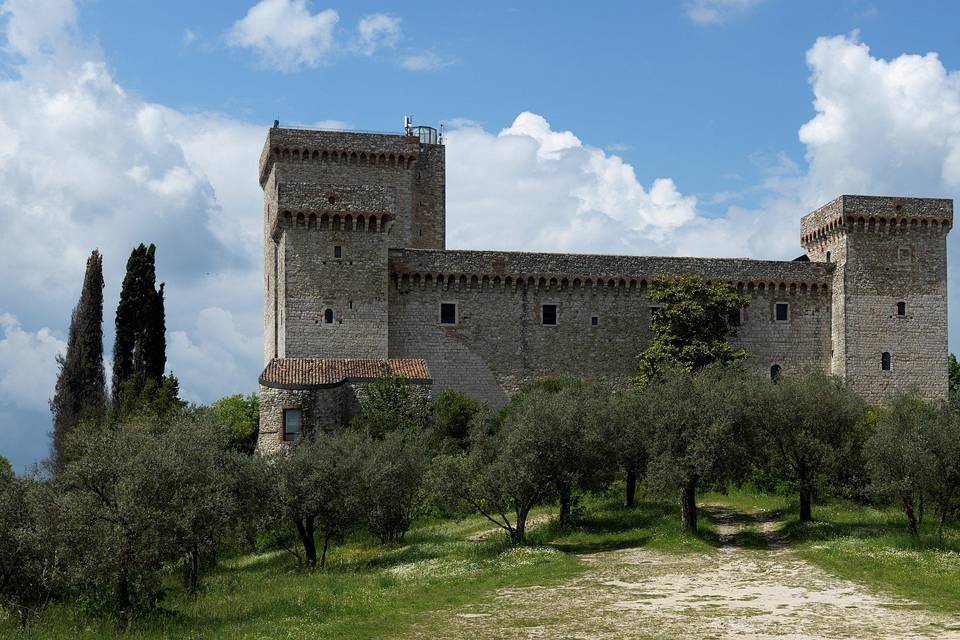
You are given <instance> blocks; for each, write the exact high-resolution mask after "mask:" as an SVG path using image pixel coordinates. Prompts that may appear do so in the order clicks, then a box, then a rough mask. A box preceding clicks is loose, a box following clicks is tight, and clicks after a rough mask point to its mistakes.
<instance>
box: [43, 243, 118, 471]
mask: <svg viewBox="0 0 960 640" xmlns="http://www.w3.org/2000/svg"><path fill="white" fill-rule="evenodd" d="M57 363H58V364H59V366H60V374H59V376H58V378H57V386H56V391H55V392H54V396H53V399H52V400H51V401H50V410H51V412H52V413H53V437H52V443H51V445H52V446H51V462H52V463H53V468H54V469H55V470H58V469H60V468H62V466H63V462H64V460H63V449H64V443H65V439H66V437H67V435H68V434H69V433H70V432H71V431H72V430H73V429H74V428H76V426H77V425H78V424H80V423H81V422H84V421H88V420H98V419H100V418H102V417H103V416H104V414H105V412H106V400H107V398H106V379H105V378H106V376H105V374H104V371H103V257H102V256H101V255H100V252H99V251H96V250H94V251H93V252H92V253H91V254H90V257H89V258H87V270H86V273H85V274H84V277H83V289H82V290H81V292H80V300H79V302H77V306H76V307H74V309H73V314H72V315H71V316H70V333H69V336H68V338H67V352H66V354H65V355H63V356H58V357H57Z"/></svg>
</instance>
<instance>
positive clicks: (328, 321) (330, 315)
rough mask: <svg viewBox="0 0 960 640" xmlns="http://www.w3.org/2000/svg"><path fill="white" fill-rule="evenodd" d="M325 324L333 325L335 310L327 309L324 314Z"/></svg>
mask: <svg viewBox="0 0 960 640" xmlns="http://www.w3.org/2000/svg"><path fill="white" fill-rule="evenodd" d="M323 323H324V324H333V309H327V310H326V311H324V312H323Z"/></svg>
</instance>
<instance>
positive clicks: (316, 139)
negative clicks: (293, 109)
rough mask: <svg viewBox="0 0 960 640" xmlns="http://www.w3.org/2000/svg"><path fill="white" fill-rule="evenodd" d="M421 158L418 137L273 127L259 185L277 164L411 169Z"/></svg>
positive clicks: (262, 162) (261, 163)
mask: <svg viewBox="0 0 960 640" xmlns="http://www.w3.org/2000/svg"><path fill="white" fill-rule="evenodd" d="M419 156H420V140H419V138H417V137H416V136H407V135H393V134H370V133H354V132H349V131H315V130H308V129H290V128H280V127H274V128H272V129H270V130H269V133H268V134H267V141H266V143H265V144H264V147H263V151H262V152H261V154H260V170H259V175H260V185H261V186H263V185H264V184H265V183H266V180H267V176H268V175H269V173H270V169H271V168H272V167H273V165H274V164H275V163H277V162H290V163H313V164H336V165H353V166H371V167H380V168H384V169H397V170H408V169H412V168H413V167H414V166H415V165H416V164H417V161H418V158H419Z"/></svg>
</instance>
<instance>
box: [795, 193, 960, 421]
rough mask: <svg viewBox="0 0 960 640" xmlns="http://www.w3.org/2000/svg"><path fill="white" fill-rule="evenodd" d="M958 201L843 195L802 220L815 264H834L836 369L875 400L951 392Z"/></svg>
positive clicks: (803, 236) (942, 395)
mask: <svg viewBox="0 0 960 640" xmlns="http://www.w3.org/2000/svg"><path fill="white" fill-rule="evenodd" d="M952 226H953V201H952V200H945V199H936V198H892V197H878V196H857V195H843V196H840V197H838V198H836V199H835V200H833V201H832V202H829V203H828V204H826V205H824V206H823V207H821V208H819V209H817V210H816V211H814V212H813V213H810V214H808V215H806V216H804V217H803V219H802V220H801V221H800V235H801V242H802V244H803V247H804V249H805V251H806V253H807V256H808V257H809V258H810V260H812V261H815V262H828V263H833V264H834V265H835V267H834V272H833V291H832V296H833V297H832V304H831V322H832V347H833V349H832V356H831V371H832V372H833V373H834V374H837V375H841V376H844V377H845V378H846V379H847V380H849V381H850V382H851V383H852V384H853V385H854V387H855V388H856V389H857V390H858V391H859V392H860V393H861V394H863V395H864V397H865V398H866V399H867V400H868V401H869V402H873V403H878V402H881V401H882V400H883V399H884V398H886V397H887V396H889V395H890V394H892V393H896V392H898V391H906V390H908V389H917V390H918V391H919V392H920V393H921V394H922V395H923V397H925V398H928V399H941V398H945V397H946V395H947V233H948V232H949V231H950V228H951V227H952Z"/></svg>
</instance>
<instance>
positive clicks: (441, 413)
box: [433, 389, 483, 451]
mask: <svg viewBox="0 0 960 640" xmlns="http://www.w3.org/2000/svg"><path fill="white" fill-rule="evenodd" d="M482 407H483V404H482V403H480V402H478V401H477V400H474V399H473V398H469V397H467V396H466V395H465V394H464V393H462V392H460V391H457V390H455V389H444V390H443V391H441V392H440V393H439V394H438V395H437V399H436V400H434V401H433V414H434V421H433V433H434V437H433V440H434V445H435V446H436V447H437V449H439V450H446V449H459V450H461V451H462V450H465V449H466V448H467V446H468V436H469V435H470V421H471V420H472V419H473V416H475V415H476V414H477V412H478V411H480V409H481V408H482Z"/></svg>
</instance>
